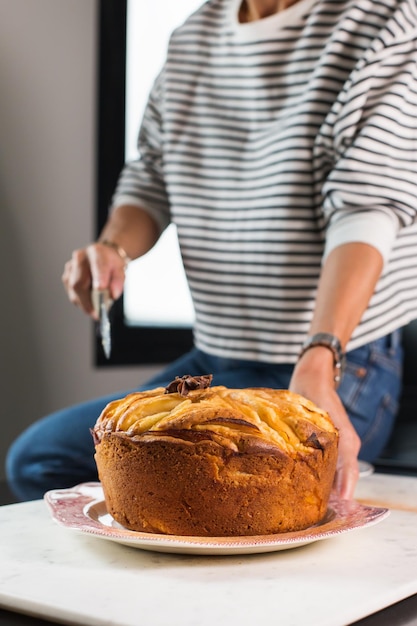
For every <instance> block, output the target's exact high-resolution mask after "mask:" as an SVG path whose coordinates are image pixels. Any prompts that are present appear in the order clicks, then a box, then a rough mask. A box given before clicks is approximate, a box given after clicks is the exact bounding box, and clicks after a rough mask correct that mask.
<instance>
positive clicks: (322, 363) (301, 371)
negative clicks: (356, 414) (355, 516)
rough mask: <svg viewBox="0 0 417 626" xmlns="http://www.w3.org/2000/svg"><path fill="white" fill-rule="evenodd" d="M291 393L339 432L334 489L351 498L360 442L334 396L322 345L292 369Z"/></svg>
mask: <svg viewBox="0 0 417 626" xmlns="http://www.w3.org/2000/svg"><path fill="white" fill-rule="evenodd" d="M290 390H291V391H293V392H295V393H299V394H301V395H302V396H304V397H306V398H308V399H309V400H311V401H312V402H314V403H315V404H316V405H317V406H318V407H319V408H321V409H323V410H324V411H327V413H328V414H329V415H330V418H331V419H332V421H333V423H334V425H335V426H336V428H338V430H339V455H338V464H337V472H336V478H335V485H334V487H335V489H336V491H337V493H338V494H339V496H340V497H341V498H345V499H352V498H353V495H354V491H355V486H356V483H357V480H358V477H359V469H358V454H359V449H360V446H361V441H360V438H359V437H358V435H357V434H356V431H355V429H354V428H353V426H352V424H351V422H350V420H349V417H348V415H347V413H346V411H345V409H344V407H343V405H342V402H341V400H340V398H339V396H338V395H337V392H336V389H335V383H334V371H333V355H332V353H331V351H330V350H329V349H328V348H326V347H323V346H315V347H314V348H310V349H309V350H307V351H306V352H305V353H304V354H303V356H302V357H301V358H300V360H299V362H298V363H297V365H296V366H295V369H294V373H293V376H292V378H291V382H290Z"/></svg>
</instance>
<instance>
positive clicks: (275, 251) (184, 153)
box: [114, 0, 417, 363]
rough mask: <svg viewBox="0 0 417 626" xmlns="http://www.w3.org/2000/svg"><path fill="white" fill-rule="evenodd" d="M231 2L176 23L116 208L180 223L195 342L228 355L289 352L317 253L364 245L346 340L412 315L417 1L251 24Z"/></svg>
mask: <svg viewBox="0 0 417 626" xmlns="http://www.w3.org/2000/svg"><path fill="white" fill-rule="evenodd" d="M240 3H241V0H208V1H207V2H205V3H204V4H203V6H202V7H201V8H200V9H199V10H197V11H196V12H195V13H194V14H193V15H191V16H190V17H189V18H188V19H187V20H186V22H185V23H184V24H183V25H181V26H180V27H179V28H178V29H176V30H175V32H174V33H173V34H172V37H171V39H170V43H169V48H168V53H167V59H166V63H165V65H164V67H163V69H162V71H161V73H160V75H159V76H158V78H157V79H156V82H155V85H154V88H153V90H152V92H151V94H150V98H149V102H148V106H147V109H146V111H145V115H144V119H143V123H142V126H141V130H140V133H139V141H138V147H139V153H140V157H139V159H138V160H137V161H135V162H132V163H128V164H126V166H125V168H124V170H123V172H122V173H121V176H120V179H119V183H118V186H117V189H116V192H115V197H114V206H118V205H120V204H124V203H130V204H135V205H138V206H142V207H143V208H144V209H146V210H148V211H149V212H150V213H151V215H153V216H154V218H155V220H156V221H157V222H158V224H159V225H160V228H161V231H162V230H163V229H164V228H165V227H166V225H167V224H168V223H169V222H171V221H173V222H174V223H175V224H176V227H177V232H178V238H179V242H180V247H181V252H182V256H183V261H184V267H185V271H186V274H187V278H188V281H189V286H190V290H191V294H192V297H193V302H194V307H195V313H196V321H195V328H194V337H195V344H196V345H197V347H199V348H200V349H202V350H204V351H206V352H208V353H211V354H214V355H218V356H222V357H226V358H228V357H231V358H238V359H250V360H256V361H265V362H270V363H293V362H295V360H296V359H297V355H298V353H299V349H300V344H301V343H302V342H303V340H304V339H305V336H306V334H307V332H308V329H309V325H310V321H311V318H312V312H313V307H314V302H315V295H316V288H317V281H318V277H319V272H320V268H321V264H322V262H323V258H324V257H325V256H326V255H327V254H328V253H329V251H330V250H331V249H333V248H334V247H336V246H338V245H340V244H342V243H346V242H350V241H361V242H366V243H368V244H370V245H373V246H375V247H376V248H378V249H379V250H380V251H381V254H382V255H383V258H384V261H385V263H384V270H383V273H382V276H381V278H380V280H379V282H378V284H377V287H376V290H375V292H374V295H373V296H372V299H371V301H370V304H369V307H368V309H367V311H366V313H365V314H364V315H363V318H362V320H361V322H360V324H359V325H358V327H357V328H356V329H355V331H354V333H353V335H352V338H351V340H350V342H349V344H348V350H350V349H353V348H356V347H359V346H361V345H363V344H365V343H367V342H369V341H371V340H373V339H377V338H379V337H381V336H383V335H385V334H387V333H388V332H391V331H392V330H394V329H395V328H398V327H400V326H402V325H404V324H405V323H406V322H408V321H409V320H410V319H412V318H414V317H417V223H416V211H417V2H416V0H381V1H378V0H377V1H374V0H330V1H325V0H299V2H297V3H296V4H294V5H293V6H291V7H290V8H288V9H286V10H285V11H283V12H280V13H277V14H275V15H273V16H271V17H267V18H264V19H262V20H258V21H255V22H249V23H245V24H241V23H239V21H238V17H237V16H238V10H239V6H240ZM138 71H140V69H138Z"/></svg>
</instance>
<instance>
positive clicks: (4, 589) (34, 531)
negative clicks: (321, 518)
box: [0, 474, 417, 626]
mask: <svg viewBox="0 0 417 626" xmlns="http://www.w3.org/2000/svg"><path fill="white" fill-rule="evenodd" d="M356 495H357V498H358V499H359V500H361V501H366V502H369V503H372V504H376V505H378V506H387V505H388V506H389V507H390V508H391V513H390V515H389V516H388V517H387V518H386V519H384V520H383V521H381V522H380V523H378V524H376V525H374V526H369V527H367V528H362V529H358V530H354V531H351V532H348V533H346V534H344V535H340V536H337V537H332V538H330V539H326V540H323V541H318V542H315V543H311V544H309V545H306V546H303V547H300V548H296V549H292V550H285V551H280V552H272V553H267V554H255V555H248V556H245V555H236V556H196V555H192V556H190V555H179V554H164V553H157V552H149V551H143V550H140V549H135V548H132V547H127V546H124V545H120V544H117V543H113V542H110V541H106V540H103V539H101V538H98V537H90V536H86V535H84V534H80V533H77V532H75V531H73V530H70V529H68V528H65V527H62V526H59V525H58V524H56V523H55V522H54V521H53V520H52V519H51V515H50V513H49V510H48V509H47V507H46V505H45V503H44V502H43V501H35V502H29V503H23V504H14V505H9V506H3V507H0V531H1V532H0V606H2V607H4V608H7V609H11V610H16V611H20V612H23V613H28V614H30V615H37V616H42V617H44V618H46V619H51V620H55V621H59V622H62V623H68V624H82V625H83V626H142V625H146V626H148V625H149V626H167V625H170V626H177V625H178V626H179V625H181V626H213V624H219V625H223V624H224V625H226V624H239V626H253V625H254V624H256V625H257V626H271V625H272V624H280V626H306V624H308V625H309V626H346V625H347V624H350V623H352V622H354V621H356V620H358V619H361V618H363V617H366V616H367V615H370V614H372V613H374V612H375V611H378V610H380V609H382V608H384V607H387V606H389V605H391V604H393V603H395V602H397V601H399V600H402V599H404V598H407V597H408V596H411V595H413V594H415V593H417V478H411V477H402V476H388V475H384V474H374V475H373V476H370V477H368V478H362V479H361V480H360V482H359V485H358V488H357V493H356Z"/></svg>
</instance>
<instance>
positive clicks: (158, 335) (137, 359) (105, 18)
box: [94, 0, 193, 366]
mask: <svg viewBox="0 0 417 626" xmlns="http://www.w3.org/2000/svg"><path fill="white" fill-rule="evenodd" d="M126 26H127V0H100V3H99V19H98V85H97V145H96V154H97V157H96V158H97V161H96V198H97V200H96V224H95V230H96V234H97V235H98V234H99V233H100V231H101V229H102V228H103V226H104V223H105V221H106V219H107V214H108V208H109V205H110V202H111V198H112V195H113V192H114V188H115V185H116V182H117V178H118V176H119V174H120V171H121V169H122V167H123V163H124V160H125V105H126V98H125V90H126ZM110 316H111V321H112V353H111V357H110V359H108V360H107V359H106V358H105V356H104V354H103V350H102V347H101V343H100V340H99V337H98V333H97V332H95V333H94V354H95V364H96V365H97V366H114V365H143V364H164V363H169V362H170V361H173V360H174V359H176V358H177V357H179V356H180V355H181V354H184V353H185V352H186V351H187V350H189V349H190V348H191V347H192V344H193V341H192V330H191V329H190V328H176V327H157V326H152V327H145V326H129V325H127V324H126V323H125V319H124V313H123V296H122V297H121V298H120V299H119V300H118V301H117V302H116V303H115V304H114V306H113V307H112V309H111V312H110ZM96 330H97V329H96Z"/></svg>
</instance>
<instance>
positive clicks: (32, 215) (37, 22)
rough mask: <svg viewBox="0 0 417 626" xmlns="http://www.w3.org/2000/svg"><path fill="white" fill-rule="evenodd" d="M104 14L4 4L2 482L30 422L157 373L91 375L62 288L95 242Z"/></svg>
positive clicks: (0, 9) (82, 8) (67, 5)
mask: <svg viewBox="0 0 417 626" xmlns="http://www.w3.org/2000/svg"><path fill="white" fill-rule="evenodd" d="M98 4H99V3H98V0H70V1H68V0H0V137H1V140H0V298H1V306H0V405H1V437H0V480H1V479H2V478H3V477H4V457H5V453H6V450H7V449H8V447H9V444H10V442H11V441H12V440H13V439H14V438H15V437H16V435H17V434H18V433H20V432H21V431H22V430H23V429H24V428H25V427H26V426H27V425H29V424H30V423H31V422H33V421H34V420H36V419H37V418H39V417H41V416H42V415H44V414H46V413H49V412H51V411H54V410H55V409H59V408H62V407H63V406H66V405H69V404H73V403H75V402H80V401H83V400H87V399H89V398H91V397H94V396H98V395H102V394H105V393H108V392H109V393H110V392H113V391H119V390H121V391H124V390H125V389H129V388H132V387H134V386H136V385H138V384H140V383H141V382H144V381H145V380H146V379H147V378H148V377H149V376H150V375H151V374H152V373H153V372H154V371H157V369H158V367H156V366H152V367H147V366H130V367H123V366H118V367H117V368H116V367H107V368H101V369H100V368H97V367H95V365H94V363H95V359H94V342H93V325H92V323H91V322H90V321H89V320H88V319H87V318H86V317H85V316H84V315H83V314H82V313H81V312H80V311H79V310H77V309H76V308H75V307H73V306H72V305H71V304H70V303H69V301H68V300H67V297H66V295H65V293H64V289H63V287H62V285H61V274H62V271H63V267H64V263H65V261H66V260H67V259H68V258H69V257H70V255H71V252H72V250H73V249H75V248H77V247H81V246H84V245H85V244H86V243H88V242H90V241H91V239H92V238H93V237H94V235H95V142H96V137H95V132H96V70H97V45H96V44H97V20H98V8H99V6H98Z"/></svg>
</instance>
